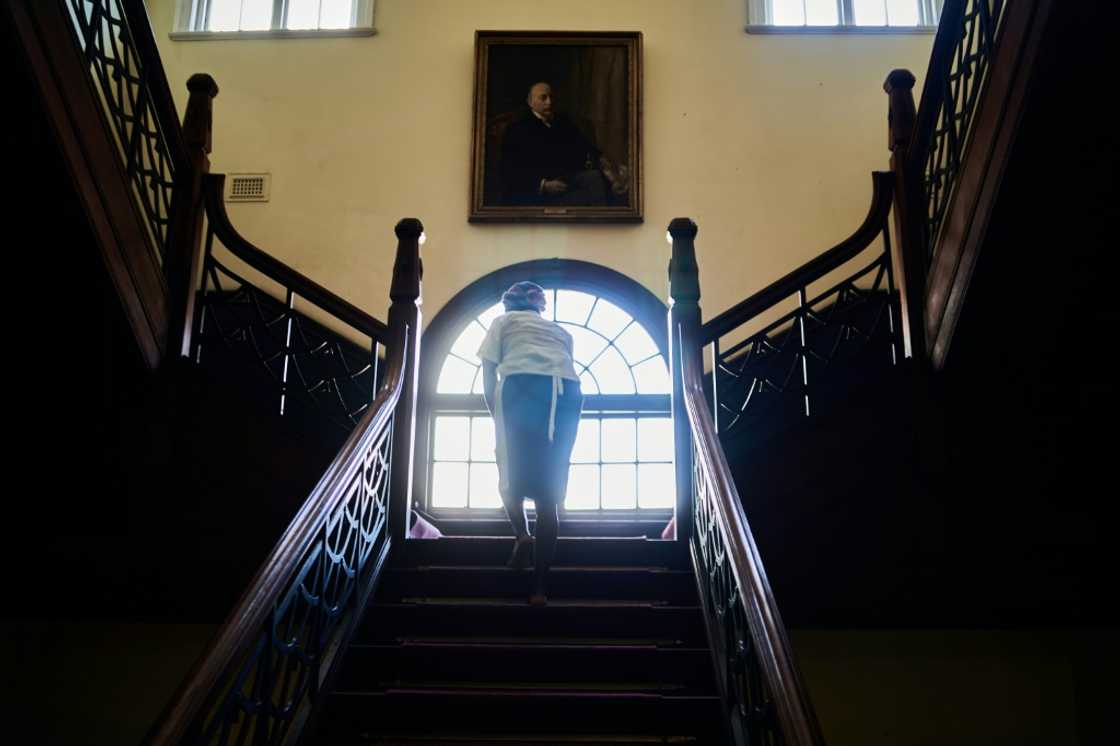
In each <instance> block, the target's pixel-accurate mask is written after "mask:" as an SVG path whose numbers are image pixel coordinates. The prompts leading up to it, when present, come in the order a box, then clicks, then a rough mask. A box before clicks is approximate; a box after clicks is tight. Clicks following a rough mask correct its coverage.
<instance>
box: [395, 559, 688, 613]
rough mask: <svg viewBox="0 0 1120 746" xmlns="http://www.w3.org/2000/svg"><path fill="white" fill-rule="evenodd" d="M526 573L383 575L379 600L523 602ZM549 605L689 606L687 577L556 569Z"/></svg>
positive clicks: (645, 570) (483, 570)
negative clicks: (587, 601)
mask: <svg viewBox="0 0 1120 746" xmlns="http://www.w3.org/2000/svg"><path fill="white" fill-rule="evenodd" d="M531 581H532V574H531V573H529V572H524V571H518V570H510V569H508V568H505V567H495V566H492V565H491V566H473V567H465V566H457V565H425V566H420V567H414V568H400V569H396V570H392V571H390V572H388V573H386V575H385V578H384V579H383V580H382V581H381V582H382V586H381V588H380V591H379V597H380V598H381V599H383V600H385V601H390V600H398V601H399V600H401V599H402V598H406V597H408V598H419V597H435V596H455V597H460V598H464V597H483V596H485V597H503V598H519V599H521V600H524V599H525V598H526V597H527V596H528V595H529V586H530V584H531ZM548 591H549V598H550V600H553V601H555V600H558V599H574V598H580V599H593V600H607V599H618V600H636V599H648V600H658V601H664V602H667V603H671V604H676V605H690V604H695V603H696V601H697V597H696V582H695V580H694V579H693V576H692V573H691V572H685V571H683V570H667V569H665V568H659V567H632V568H615V567H557V568H553V569H552V570H551V571H550V572H549V575H548Z"/></svg>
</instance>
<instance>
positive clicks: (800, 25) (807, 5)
mask: <svg viewBox="0 0 1120 746" xmlns="http://www.w3.org/2000/svg"><path fill="white" fill-rule="evenodd" d="M747 4H748V8H747V15H748V19H749V22H748V25H747V31H749V32H751V33H799V32H801V33H813V32H817V33H820V32H826V33H828V32H873V33H892V32H912V31H922V32H931V31H934V30H935V29H936V28H937V21H938V19H939V18H940V17H941V4H942V0H747Z"/></svg>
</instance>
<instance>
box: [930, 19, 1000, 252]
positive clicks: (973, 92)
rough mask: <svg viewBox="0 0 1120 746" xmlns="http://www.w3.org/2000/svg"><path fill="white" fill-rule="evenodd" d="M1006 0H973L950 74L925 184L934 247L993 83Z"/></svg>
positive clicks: (931, 241) (955, 50) (961, 28)
mask: <svg viewBox="0 0 1120 746" xmlns="http://www.w3.org/2000/svg"><path fill="white" fill-rule="evenodd" d="M1003 8H1004V0H967V6H966V8H965V10H964V14H963V16H962V18H961V26H960V29H959V32H958V35H957V44H956V46H955V47H954V49H953V55H952V61H951V65H950V68H949V71H948V74H946V76H945V81H944V87H943V90H942V101H941V108H940V110H939V111H938V115H937V117H936V121H937V123H936V125H935V126H934V129H933V134H932V137H931V139H930V145H929V152H928V153H927V154H926V157H925V165H924V173H923V184H924V189H925V196H926V204H927V209H928V214H927V216H926V217H927V224H926V231H927V236H926V239H927V240H926V246H927V247H928V250H929V251H930V252H932V251H933V246H934V243H935V242H936V240H937V236H938V231H940V229H941V224H942V222H943V220H944V218H945V210H946V208H947V206H948V204H949V197H950V195H952V193H953V187H954V185H955V184H956V180H957V174H958V173H959V171H960V166H961V160H962V158H963V156H964V149H965V146H966V145H967V143H968V139H969V135H970V134H971V128H972V120H973V116H974V114H975V113H976V105H977V103H978V102H979V100H980V94H981V93H982V92H983V90H984V86H985V85H986V83H987V75H988V63H989V62H990V60H991V56H992V51H993V47H994V45H995V39H996V35H997V34H998V32H999V25H1000V21H1001V19H1002V17H1003Z"/></svg>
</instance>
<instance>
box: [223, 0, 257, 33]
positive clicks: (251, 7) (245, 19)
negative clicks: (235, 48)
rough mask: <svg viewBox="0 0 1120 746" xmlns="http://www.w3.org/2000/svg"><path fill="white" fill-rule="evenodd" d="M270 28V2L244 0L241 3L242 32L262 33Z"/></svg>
mask: <svg viewBox="0 0 1120 746" xmlns="http://www.w3.org/2000/svg"><path fill="white" fill-rule="evenodd" d="M211 12H213V11H211ZM271 27H272V0H245V1H244V3H242V5H241V30H242V31H263V30H267V29H269V28H271Z"/></svg>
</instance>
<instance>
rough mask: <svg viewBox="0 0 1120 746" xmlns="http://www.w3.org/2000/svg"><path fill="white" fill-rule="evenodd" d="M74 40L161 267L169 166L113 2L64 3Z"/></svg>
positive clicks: (140, 66) (142, 75)
mask: <svg viewBox="0 0 1120 746" xmlns="http://www.w3.org/2000/svg"><path fill="white" fill-rule="evenodd" d="M67 6H68V7H69V9H70V14H71V18H72V20H73V22H74V34H75V36H76V37H77V43H78V46H79V48H80V49H81V50H82V52H83V53H84V55H85V58H86V60H87V62H88V63H89V72H90V77H91V78H92V79H93V83H94V89H95V90H96V91H97V92H98V94H99V96H100V98H101V104H102V107H103V109H104V111H105V115H106V119H107V120H108V122H109V124H110V126H111V128H112V130H113V131H114V133H115V134H116V143H117V146H118V148H119V155H120V157H121V160H122V162H123V163H124V165H125V169H126V171H127V173H128V176H129V178H130V179H131V181H132V189H133V193H134V194H135V196H136V201H137V203H138V204H139V205H140V207H141V208H142V210H143V213H144V217H145V219H146V222H147V225H148V230H149V232H150V234H151V238H152V241H153V243H154V245H155V247H156V253H157V256H158V259H159V260H160V261H161V262H162V261H163V258H164V255H165V253H166V249H167V230H168V225H169V222H170V216H171V194H172V188H173V182H174V176H175V164H174V162H173V160H174V159H173V156H172V151H171V148H170V145H169V142H168V140H169V135H168V133H166V132H164V131H163V129H162V127H161V126H160V123H159V119H158V116H157V114H156V110H155V107H154V106H153V104H152V95H151V91H150V90H149V86H148V80H147V71H145V69H144V63H143V61H142V60H141V59H140V56H139V54H138V53H137V49H136V46H135V45H134V43H133V37H132V32H131V30H130V28H129V22H128V18H127V15H126V14H125V12H124V9H123V8H122V7H121V4H120V2H119V1H118V0H68V2H67Z"/></svg>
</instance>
